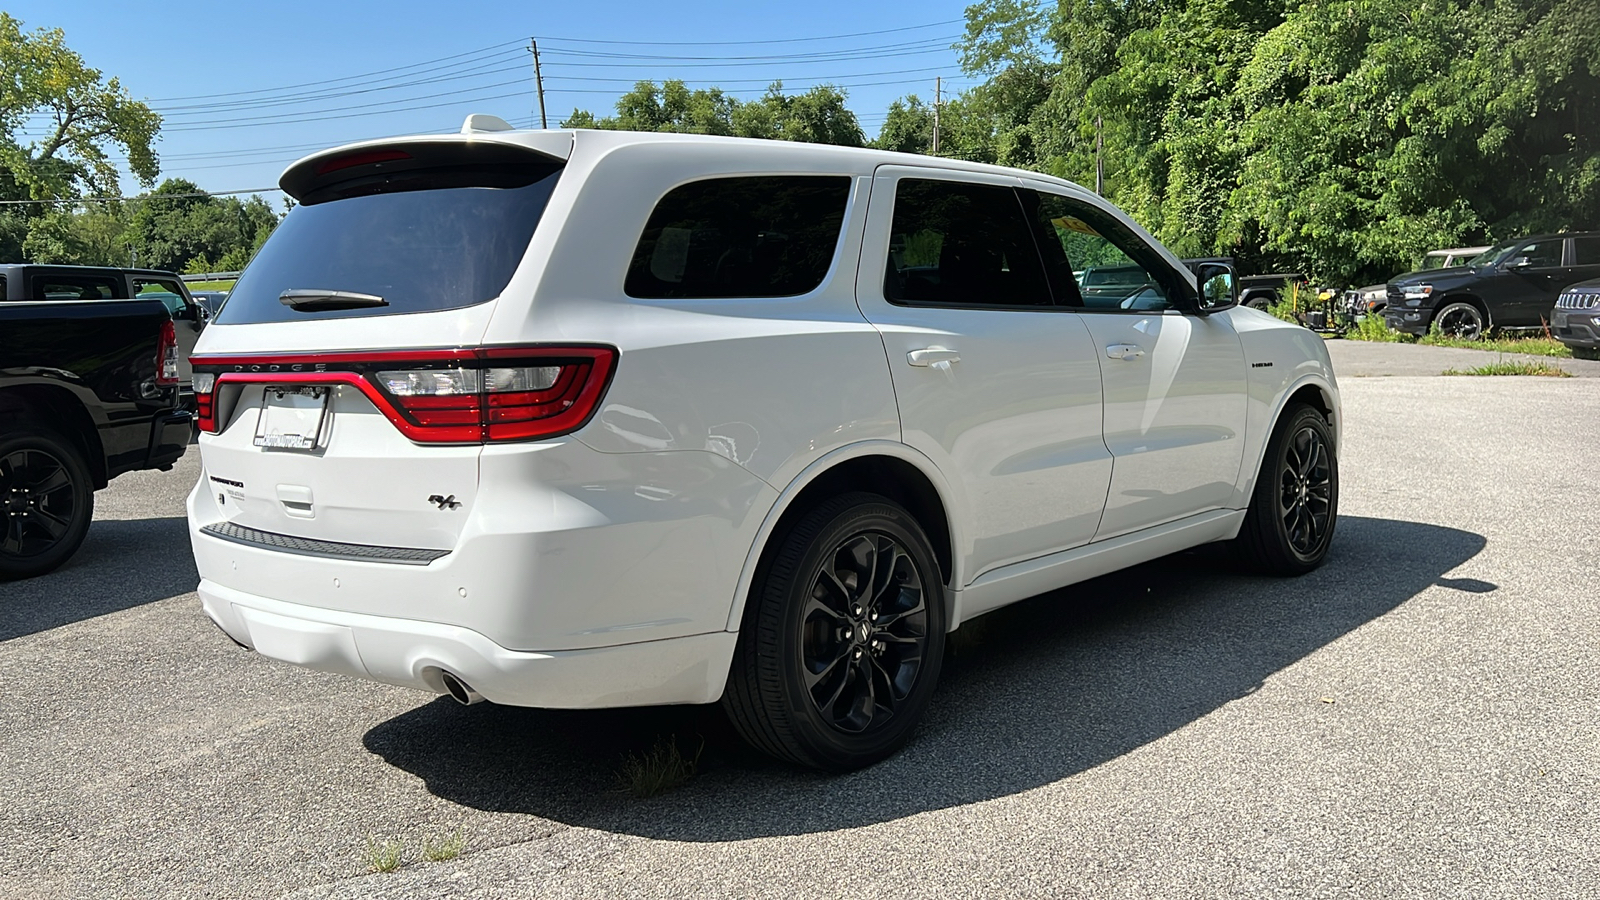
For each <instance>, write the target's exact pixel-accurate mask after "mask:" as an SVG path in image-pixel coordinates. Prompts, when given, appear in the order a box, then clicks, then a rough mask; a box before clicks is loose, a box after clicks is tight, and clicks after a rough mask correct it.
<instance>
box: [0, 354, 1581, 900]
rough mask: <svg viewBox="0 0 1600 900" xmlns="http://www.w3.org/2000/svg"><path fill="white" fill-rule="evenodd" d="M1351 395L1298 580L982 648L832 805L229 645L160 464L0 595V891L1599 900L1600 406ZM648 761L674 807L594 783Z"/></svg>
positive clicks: (1117, 595)
mask: <svg viewBox="0 0 1600 900" xmlns="http://www.w3.org/2000/svg"><path fill="white" fill-rule="evenodd" d="M1337 358H1338V357H1336V359H1337ZM1396 365H1398V364H1396ZM1341 371H1343V365H1342V364H1341ZM1345 374H1346V376H1347V377H1345V378H1344V379H1343V380H1342V382H1341V386H1342V388H1343V392H1344V410H1345V414H1346V424H1345V429H1344V440H1345V445H1344V448H1343V452H1342V460H1341V472H1342V484H1341V507H1340V512H1341V521H1340V525H1339V531H1338V534H1337V538H1336V543H1335V545H1334V549H1333V552H1332V555H1331V557H1330V559H1329V561H1328V563H1327V564H1326V565H1325V566H1324V567H1323V568H1322V569H1320V570H1318V571H1317V572H1314V573H1312V574H1310V575H1308V576H1305V577H1303V578H1299V579H1292V580H1279V579H1269V578H1261V577H1256V576H1250V575H1245V574H1240V573H1238V572H1236V571H1234V570H1233V569H1231V568H1230V567H1229V565H1228V564H1227V563H1226V561H1225V560H1223V559H1220V558H1218V557H1216V556H1215V555H1213V554H1207V553H1194V554H1182V555H1179V556H1176V557H1171V558H1169V559H1166V560H1163V561H1160V562H1157V563H1153V564H1149V565H1145V566H1141V567H1138V568H1136V569H1133V570H1130V571H1128V572H1124V573H1119V574H1117V575H1113V576H1109V577H1107V578H1102V579H1098V580H1096V581H1094V582H1090V583H1087V584H1084V585H1079V586H1076V587H1073V588H1069V589H1066V590H1063V591H1057V592H1054V593H1052V594H1049V595H1045V596H1042V597H1038V598H1035V599H1032V600H1029V601H1026V602H1024V603H1022V604H1018V605H1016V606H1013V607H1010V608H1008V609H1005V610H1002V611H1000V612H997V613H994V614H992V615H991V616H988V617H985V618H983V619H979V620H977V621H975V622H974V623H971V625H969V626H967V627H964V628H963V629H962V632H961V633H959V636H958V638H959V639H958V640H957V641H956V644H955V647H954V649H953V651H952V654H951V656H950V657H949V660H948V662H947V664H946V667H945V670H944V677H943V680H942V683H941V685H940V689H939V692H938V695H937V696H936V698H935V701H934V704H933V708H932V710H931V712H930V714H929V716H928V718H927V721H926V723H925V724H924V725H923V726H922V727H921V728H920V729H919V731H918V732H917V734H916V736H915V738H914V740H913V741H912V743H911V745H910V746H909V747H908V748H907V749H906V750H905V751H904V752H903V753H901V754H900V755H898V756H896V757H894V758H893V759H891V760H889V761H887V762H885V763H882V764H880V765H878V766H875V767H873V768H872V769H869V770H867V771H863V772H858V773H855V774H851V775H846V776H842V777H829V776H823V775H817V774H812V773H809V772H802V771H797V770H794V769H791V768H788V767H785V766H783V765H780V764H778V763H774V762H770V761H768V760H766V759H765V758H763V757H760V756H758V755H756V754H753V753H751V752H748V751H746V750H744V749H743V748H742V747H741V746H740V745H739V743H738V741H737V740H736V739H735V738H734V737H733V736H732V735H731V734H730V733H729V731H728V728H727V726H726V724H725V723H724V722H722V721H721V719H720V717H719V715H718V714H717V712H716V710H715V708H714V707H708V708H701V707H679V708H673V709H655V710H617V711H604V712H551V711H541V710H525V709H512V708H502V707H495V706H492V705H488V704H482V705H478V706H474V707H470V708H466V707H460V706H458V705H456V704H455V703H453V702H451V701H449V700H446V699H435V698H432V697H430V696H429V695H425V694H421V693H417V692H413V691H409V690H405V689H400V688H391V687H386V686H382V685H375V684H369V683H365V682H360V681H355V680H351V679H346V678H341V677H337V676H333V675H325V674H321V673H316V672H309V671H305V670H301V669H298V668H294V667H291V666H287V665H281V664H278V663H275V662H273V661H271V660H267V659H263V658H261V657H258V656H256V655H254V654H253V653H250V652H249V651H247V650H244V649H241V648H239V647H236V646H235V645H233V644H232V643H231V642H229V641H228V640H227V638H226V637H225V636H223V635H222V634H221V632H219V631H217V630H216V629H215V628H214V627H213V626H212V625H211V624H210V623H209V621H208V620H206V618H205V617H204V615H203V614H202V613H201V612H200V610H199V605H198V602H197V600H196V598H195V595H194V594H193V593H192V588H193V585H194V582H195V581H196V575H195V571H194V566H193V562H192V560H191V559H190V557H189V555H188V545H187V539H186V536H185V531H184V528H183V520H182V515H183V506H182V497H183V494H184V492H185V491H186V489H187V488H188V486H189V485H190V484H192V483H193V481H194V479H195V478H196V476H197V473H198V459H197V454H196V453H194V452H193V450H191V452H190V453H189V454H188V455H187V456H186V457H185V458H184V459H183V461H182V462H181V463H180V465H179V466H178V467H177V468H176V469H175V470H174V471H172V472H170V473H165V474H162V473H139V474H135V475H129V476H125V477H123V478H121V479H118V480H117V481H116V482H115V483H114V484H113V485H112V487H111V488H109V489H108V490H107V491H105V492H102V494H100V495H99V497H98V501H99V503H98V512H97V517H98V520H97V521H96V523H95V525H94V528H93V529H92V530H91V531H90V535H89V539H88V542H87V543H86V544H85V546H84V548H83V551H82V552H81V553H80V554H79V555H78V556H77V557H76V558H75V559H74V560H73V561H72V562H71V563H70V564H69V565H68V566H67V567H66V568H64V569H62V570H60V571H59V572H57V573H54V574H52V575H49V576H46V577H44V578H40V579H35V580H32V581H26V582H18V583H11V584H4V585H0V697H4V701H3V706H0V759H3V760H4V765H3V766H0V798H4V800H3V802H0V897H6V898H13V897H14V898H34V897H39V898H64V897H71V898H78V897H85V898H87V897H94V898H100V897H158V896H159V897H174V898H181V897H283V896H288V897H295V898H357V897H360V898H365V897H461V898H467V897H473V898H477V897H562V898H568V897H658V896H681V897H717V896H728V897H782V898H786V900H787V898H794V897H838V896H883V897H897V896H898V897H910V896H918V897H920V896H940V897H946V896H949V897H997V896H1017V897H1041V896H1084V897H1138V898H1146V897H1183V898H1190V897H1197V896H1235V897H1263V896H1272V897H1295V898H1301V897H1391V896H1419V897H1472V898H1482V897H1519V898H1520V897H1578V896H1594V895H1595V894H1596V893H1597V889H1596V887H1595V886H1596V885H1600V857H1597V855H1596V854H1595V852H1594V847H1595V846H1596V843H1597V839H1600V805H1597V804H1596V802H1595V796H1596V790H1595V788H1596V784H1595V782H1596V773H1597V772H1600V729H1597V725H1596V723H1597V721H1600V717H1597V716H1596V712H1595V709H1596V707H1595V703H1596V700H1595V698H1596V697H1597V696H1600V615H1597V613H1600V609H1597V607H1600V568H1597V567H1596V565H1595V564H1594V562H1593V558H1592V554H1590V553H1589V552H1587V548H1588V546H1589V545H1590V544H1591V543H1592V540H1593V537H1594V535H1596V534H1597V533H1600V514H1597V512H1596V502H1595V497H1596V489H1595V486H1594V480H1593V477H1592V473H1593V467H1592V466H1590V465H1588V464H1587V461H1588V460H1591V459H1592V458H1593V454H1594V448H1595V446H1596V439H1597V437H1600V395H1597V393H1596V392H1595V391H1593V390H1592V389H1590V385H1591V384H1592V383H1591V382H1588V381H1587V380H1585V379H1548V378H1505V377H1500V378H1436V377H1426V378H1425V377H1407V376H1403V375H1401V376H1396V377H1389V378H1375V377H1374V378H1362V377H1351V373H1348V372H1346V373H1345ZM663 738H671V739H675V740H676V741H677V744H678V746H680V747H682V748H684V750H685V752H686V753H689V754H691V755H692V754H693V753H694V752H696V751H698V752H699V754H700V755H699V760H700V764H699V771H698V773H697V774H696V776H695V777H694V778H693V779H692V780H691V781H690V782H689V783H688V784H687V785H685V786H684V787H682V788H680V789H678V790H676V791H673V792H671V793H668V794H665V795H662V796H658V797H654V798H650V799H636V798H634V797H633V796H631V795H629V794H627V793H625V792H623V791H620V790H619V789H618V786H617V778H618V772H619V770H620V764H621V760H622V758H623V757H624V756H625V755H626V754H629V753H638V752H642V751H643V750H646V749H648V748H650V747H651V746H653V745H654V744H655V743H656V742H657V741H658V740H660V739H663ZM456 833H460V834H463V835H464V836H465V840H466V852H465V853H464V854H463V855H462V856H460V857H459V858H457V859H455V860H451V861H446V862H426V861H422V860H421V859H420V857H421V855H422V851H423V848H424V847H425V846H427V845H429V844H432V845H433V846H439V845H440V844H442V843H443V842H444V841H446V840H447V839H448V838H449V837H450V836H451V835H453V834H456ZM385 841H399V842H401V844H402V845H403V846H404V847H405V851H404V856H405V859H406V860H407V862H406V864H405V865H404V866H402V867H401V868H400V869H399V870H398V871H395V872H390V873H372V872H369V871H367V870H368V867H369V857H370V847H371V846H373V845H375V844H381V843H382V842H385ZM1586 885H1587V887H1586Z"/></svg>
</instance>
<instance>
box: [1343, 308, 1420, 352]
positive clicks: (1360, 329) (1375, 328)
mask: <svg viewBox="0 0 1600 900" xmlns="http://www.w3.org/2000/svg"><path fill="white" fill-rule="evenodd" d="M1344 336H1345V337H1346V338H1347V339H1349V340H1352V341H1376V342H1378V343H1382V344H1401V343H1409V342H1410V341H1411V335H1409V334H1404V333H1402V332H1399V331H1395V330H1394V329H1393V328H1390V327H1389V323H1387V322H1385V321H1383V316H1380V315H1376V314H1371V313H1369V314H1368V315H1366V316H1363V317H1362V319H1361V321H1359V322H1357V323H1356V326H1355V327H1354V328H1352V329H1350V330H1349V331H1346V332H1345V333H1344Z"/></svg>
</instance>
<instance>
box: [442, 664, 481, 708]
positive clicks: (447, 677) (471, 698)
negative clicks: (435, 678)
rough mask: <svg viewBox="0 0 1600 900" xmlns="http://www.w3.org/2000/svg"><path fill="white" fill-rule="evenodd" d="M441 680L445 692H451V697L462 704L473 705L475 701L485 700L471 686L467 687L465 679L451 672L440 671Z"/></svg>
mask: <svg viewBox="0 0 1600 900" xmlns="http://www.w3.org/2000/svg"><path fill="white" fill-rule="evenodd" d="M439 680H440V681H442V682H444V689H445V693H447V694H449V695H450V697H451V699H453V700H455V701H456V702H457V703H459V704H461V705H462V706H471V705H472V704H474V703H482V702H483V695H482V694H480V693H478V692H477V691H475V690H473V689H472V688H470V687H467V683H466V682H465V681H462V680H461V679H459V678H457V677H456V676H454V675H452V674H450V673H449V672H440V673H439Z"/></svg>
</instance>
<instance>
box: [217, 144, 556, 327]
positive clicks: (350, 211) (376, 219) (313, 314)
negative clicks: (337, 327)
mask: <svg viewBox="0 0 1600 900" xmlns="http://www.w3.org/2000/svg"><path fill="white" fill-rule="evenodd" d="M560 172H561V166H560V165H559V164H556V163H526V164H521V165H501V166H498V167H494V168H492V169H491V168H489V167H483V168H481V169H478V170H474V169H472V168H466V167H462V168H452V169H434V170H428V171H423V172H408V173H404V176H403V180H401V179H400V178H399V177H397V178H396V180H394V181H392V182H381V183H371V184H361V185H358V186H357V187H355V188H350V189H348V190H344V191H342V192H338V191H325V192H324V195H326V196H331V197H332V199H324V200H321V201H320V202H308V203H305V204H303V205H301V206H297V207H295V208H294V210H292V211H291V212H290V213H289V215H288V216H286V217H284V220H283V222H282V224H280V225H279V226H278V227H277V229H276V230H275V231H273V233H272V237H271V238H268V239H267V243H266V244H265V245H264V246H263V247H262V248H261V251H260V252H259V253H258V254H256V258H255V259H254V260H252V261H251V263H250V266H249V268H247V269H246V270H245V272H244V274H243V275H241V276H240V277H239V280H238V282H237V283H236V284H235V285H234V287H233V290H232V292H231V293H230V294H229V296H228V303H227V304H226V305H225V306H224V307H223V308H222V310H221V311H220V312H219V313H218V314H217V322H218V323H219V324H225V325H239V324H247V323H253V322H293V321H305V320H307V319H321V318H336V317H338V318H342V317H349V316H386V315H388V316H392V315H399V314H403V313H422V312H437V311H440V310H447V309H460V308H462V307H467V306H475V305H477V304H479V303H484V302H486V301H489V300H493V299H495V298H496V297H498V296H499V295H500V293H501V291H504V290H505V287H506V285H507V284H508V283H509V282H510V281H511V276H512V274H513V273H515V272H516V269H517V266H518V265H519V264H520V263H521V262H522V257H523V255H524V254H525V253H526V252H527V249H528V242H529V241H530V240H532V239H533V231H534V229H535V228H536V227H538V225H539V220H540V218H541V217H542V216H543V215H544V209H545V205H546V204H547V203H548V202H549V200H550V194H551V192H552V191H553V190H555V185H556V180H557V178H559V176H560ZM308 199H312V200H314V199H316V197H314V196H313V197H308ZM286 291H301V292H331V291H339V292H344V293H348V294H357V295H368V296H370V297H379V298H381V299H382V305H373V306H362V307H356V308H335V309H329V308H322V309H317V310H315V311H309V312H307V311H298V310H296V309H293V308H291V307H290V306H287V305H285V304H284V303H283V302H282V300H281V299H280V298H281V297H282V296H283V294H284V292H286Z"/></svg>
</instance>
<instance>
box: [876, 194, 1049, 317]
mask: <svg viewBox="0 0 1600 900" xmlns="http://www.w3.org/2000/svg"><path fill="white" fill-rule="evenodd" d="M883 296H884V299H886V300H888V301H889V302H891V303H898V304H902V305H922V304H930V305H939V306H965V307H991V306H997V307H1012V306H1051V305H1053V300H1052V298H1051V295H1050V288H1049V285H1048V284H1047V283H1046V282H1045V277H1044V269H1043V268H1041V266H1040V262H1039V250H1038V248H1037V247H1036V246H1035V245H1034V242H1033V238H1032V236H1030V235H1029V234H1028V222H1027V219H1026V218H1025V217H1024V215H1023V209H1022V205H1021V203H1020V202H1019V201H1018V198H1017V193H1016V191H1014V190H1013V189H1011V188H1009V187H1002V186H1000V185H992V184H971V183H967V182H958V181H935V180H932V179H921V178H906V179H902V180H901V181H900V183H899V185H898V186H896V188H895V195H894V222H893V224H892V225H891V226H890V239H889V261H888V266H887V267H886V269H885V272H884V279H883Z"/></svg>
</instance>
